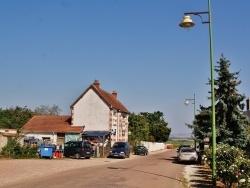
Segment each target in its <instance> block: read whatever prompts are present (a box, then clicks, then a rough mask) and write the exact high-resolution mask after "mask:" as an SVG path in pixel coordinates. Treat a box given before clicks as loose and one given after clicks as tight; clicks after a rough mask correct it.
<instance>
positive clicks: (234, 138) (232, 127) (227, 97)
mask: <svg viewBox="0 0 250 188" xmlns="http://www.w3.org/2000/svg"><path fill="white" fill-rule="evenodd" d="M218 64H219V66H216V67H215V71H216V72H217V73H218V78H217V79H215V82H214V83H215V85H216V86H217V88H215V98H216V99H217V101H218V102H217V104H216V112H217V113H216V119H217V121H216V124H217V141H218V142H219V143H227V144H229V145H231V146H236V147H244V146H246V144H247V143H248V140H249V136H248V128H249V121H248V119H247V117H246V116H245V114H244V113H243V109H244V103H243V101H244V100H245V98H246V97H245V96H244V95H242V94H239V93H238V90H237V86H239V85H240V83H241V81H238V76H239V72H233V73H230V72H229V67H230V65H231V63H230V62H229V61H228V60H227V59H226V58H225V57H224V56H223V55H222V56H221V58H220V61H219V62H218Z"/></svg>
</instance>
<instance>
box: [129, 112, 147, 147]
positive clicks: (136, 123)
mask: <svg viewBox="0 0 250 188" xmlns="http://www.w3.org/2000/svg"><path fill="white" fill-rule="evenodd" d="M128 121H129V132H130V135H129V142H130V144H131V145H132V146H137V145H138V143H140V142H141V141H143V140H148V135H149V126H148V124H147V119H146V118H145V117H144V116H142V115H140V114H138V115H136V114H134V113H132V114H130V116H129V120H128Z"/></svg>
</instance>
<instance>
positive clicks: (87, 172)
mask: <svg viewBox="0 0 250 188" xmlns="http://www.w3.org/2000/svg"><path fill="white" fill-rule="evenodd" d="M175 157H176V150H165V151H162V152H156V153H154V154H151V153H149V155H148V156H132V157H131V158H129V159H104V160H108V161H109V162H108V161H106V162H107V163H106V164H103V165H94V166H86V167H81V168H77V169H71V170H67V171H63V172H58V173H55V174H50V175H46V176H40V177H39V176H37V177H35V178H34V177H33V178H29V179H24V180H19V181H18V182H15V183H14V184H9V185H7V186H5V187H16V188H20V187H25V188H29V187H36V188H40V187H47V188H50V187H51V188H52V187H53V188H57V187H58V188H61V187H74V188H78V187H86V188H98V187H101V188H118V187H119V188H183V185H182V178H181V175H182V171H183V168H184V166H183V165H181V164H177V163H175V162H174V158H175ZM81 160H82V162H88V163H91V160H94V159H90V160H89V161H86V160H84V159H81ZM81 160H80V162H81ZM96 160H98V159H96ZM50 161H53V159H52V160H50ZM78 161H79V160H78ZM62 163H63V160H62ZM62 165H63V164H62Z"/></svg>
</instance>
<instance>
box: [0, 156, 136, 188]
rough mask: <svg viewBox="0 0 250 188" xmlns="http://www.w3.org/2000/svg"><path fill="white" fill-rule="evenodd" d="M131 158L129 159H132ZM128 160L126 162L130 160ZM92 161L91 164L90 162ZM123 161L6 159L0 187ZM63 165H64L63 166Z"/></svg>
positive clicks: (0, 163)
mask: <svg viewBox="0 0 250 188" xmlns="http://www.w3.org/2000/svg"><path fill="white" fill-rule="evenodd" d="M132 158H133V156H131V157H130V158H129V159H132ZM129 159H126V160H129ZM90 161H91V162H90ZM118 161H121V160H114V159H113V160H112V159H108V158H91V159H81V160H76V159H68V158H62V159H52V160H50V159H14V160H12V159H10V160H8V159H6V160H0V169H1V175H0V182H1V183H0V187H4V186H6V185H8V184H9V183H14V182H17V181H19V180H24V179H29V178H35V177H37V176H47V175H52V174H56V173H58V172H62V171H66V170H71V169H77V168H82V167H88V166H95V165H105V164H107V163H115V162H118ZM62 164H63V165H62Z"/></svg>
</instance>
